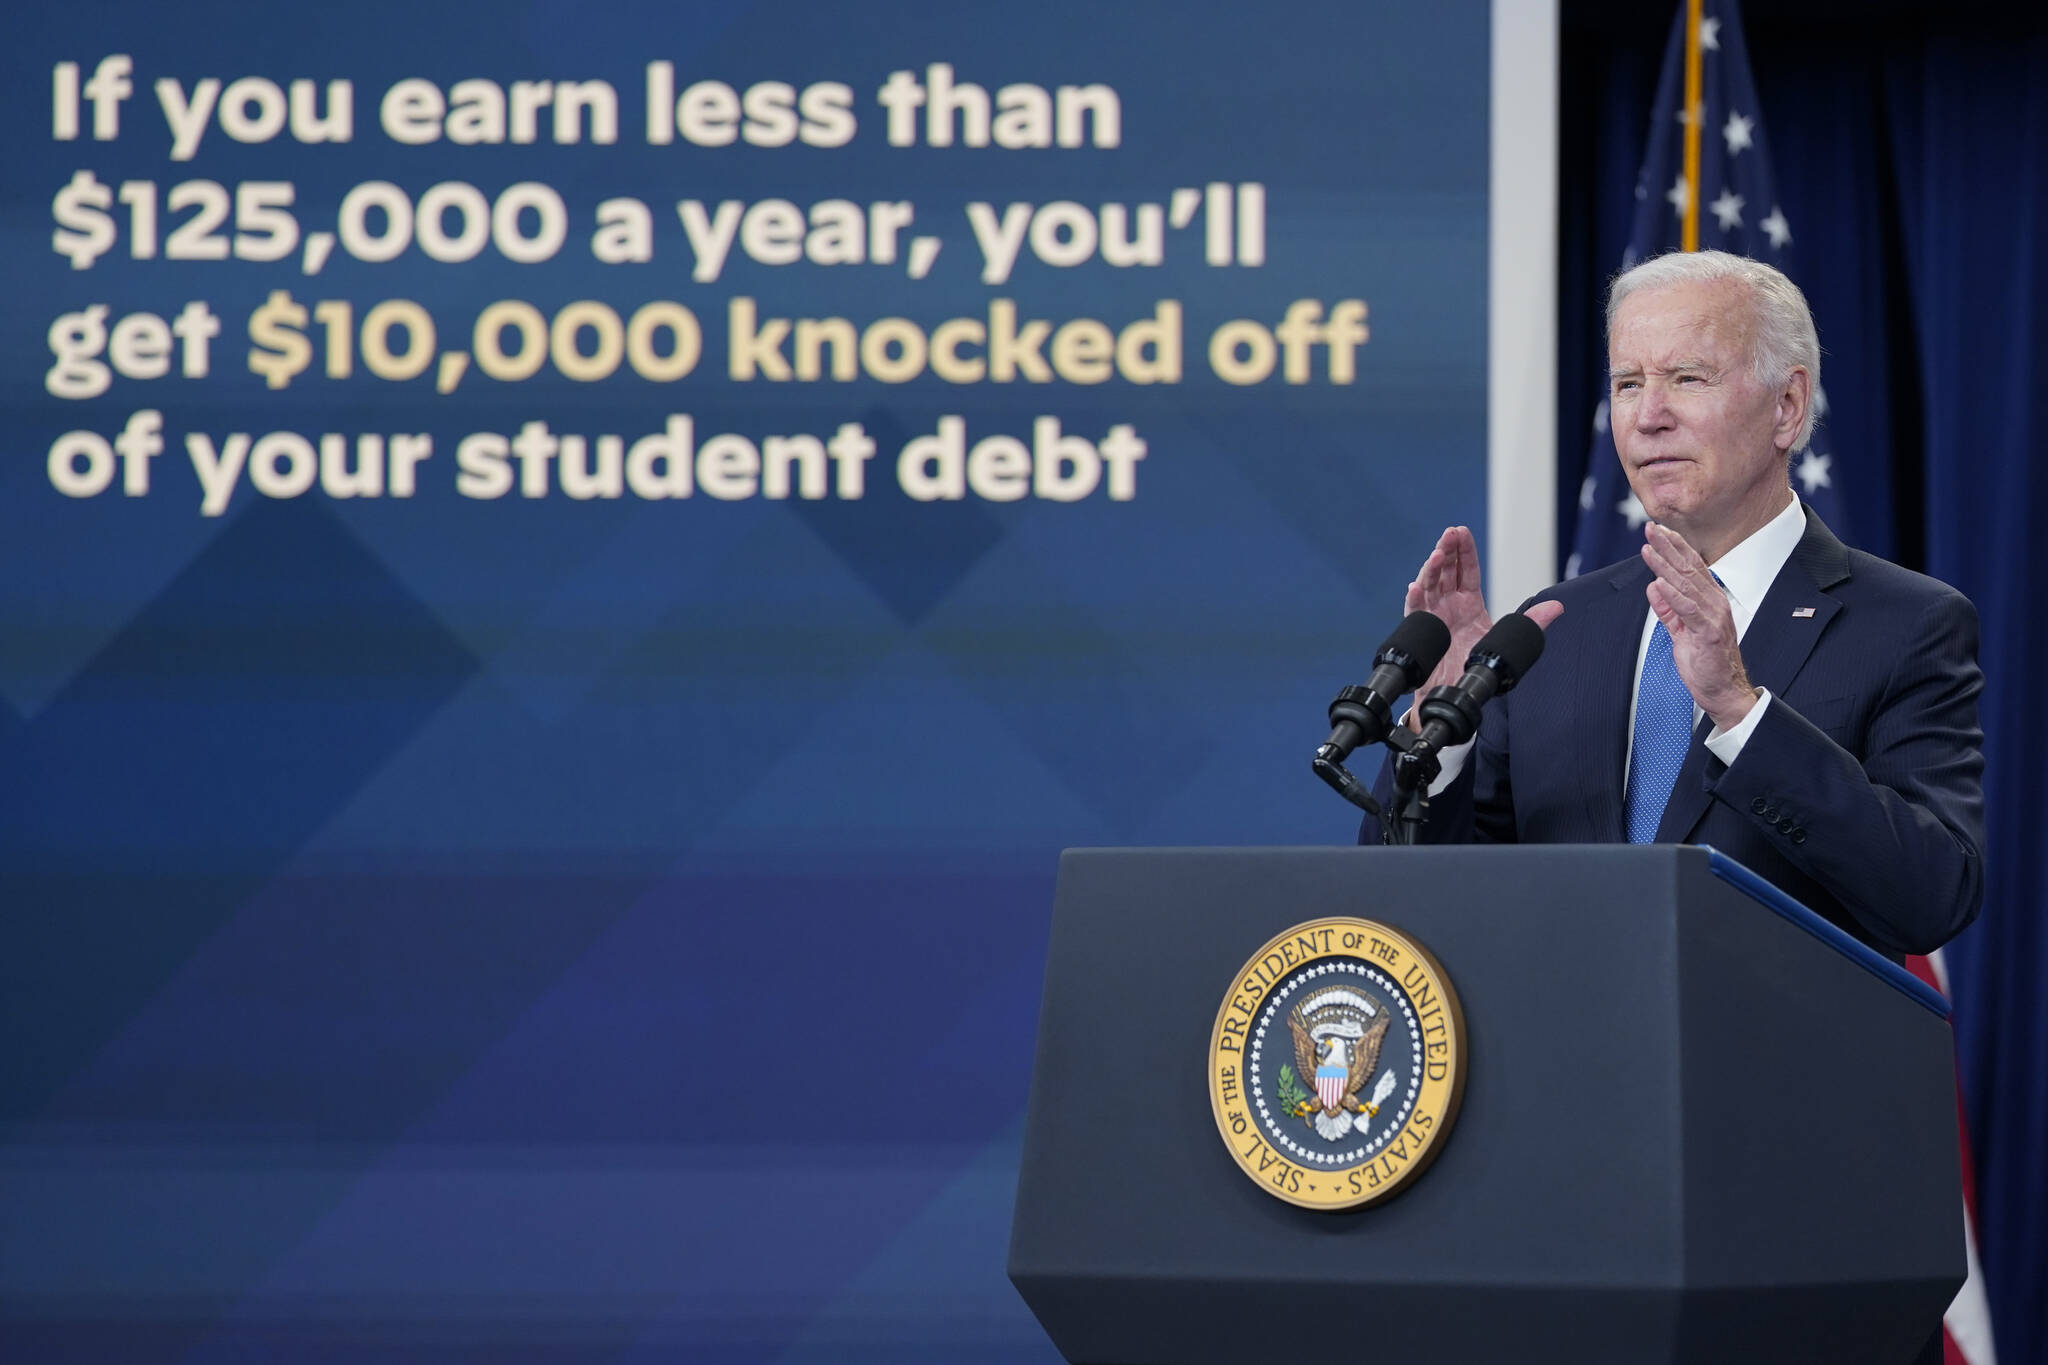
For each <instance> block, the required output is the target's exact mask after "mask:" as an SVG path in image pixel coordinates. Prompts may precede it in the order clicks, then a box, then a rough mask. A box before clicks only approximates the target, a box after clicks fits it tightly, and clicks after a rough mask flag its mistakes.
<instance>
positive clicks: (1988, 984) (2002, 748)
mask: <svg viewBox="0 0 2048 1365" xmlns="http://www.w3.org/2000/svg"><path fill="white" fill-rule="evenodd" d="M1744 17H1745V20H1746V22H1747V24H1748V36H1749V48H1750V52H1749V55H1750V60H1751V63H1752V65H1753V67H1754V70H1755V73H1756V80H1757V86H1758V98H1759V99H1760V100H1761V101H1762V104H1763V108H1762V110H1761V113H1762V117H1763V121H1764V126H1765V128H1766V129H1767V130H1768V133H1769V136H1770V139H1771V146H1772V152H1773V156H1774V157H1775V159H1776V169H1777V173H1778V182H1779V185H1778V188H1779V192H1780V194H1781V195H1782V196H1783V200H1784V203H1783V208H1784V211H1785V216H1786V218H1787V220H1788V221H1789V222H1790V224H1791V227H1792V231H1793V234H1794V238H1795V240H1796V241H1797V242H1798V243H1799V246H1800V258H1799V259H1800V264H1801V269H1802V271H1803V278H1802V279H1801V280H1800V284H1801V286H1802V287H1803V288H1804V289H1805V290H1806V292H1807V294H1808V296H1809V298H1810V299H1811V300H1812V303H1813V308H1814V315H1815V317H1816V319H1817V320H1818V322H1819V324H1820V335H1821V345H1822V348H1823V361H1822V381H1823V387H1824V388H1825V390H1826V392H1827V396H1828V399H1829V407H1828V410H1827V413H1826V415H1825V420H1826V421H1827V422H1828V423H1829V424H1830V426H1831V427H1832V428H1833V431H1834V436H1835V449H1836V454H1837V469H1838V471H1839V473H1840V476H1841V477H1842V479H1843V480H1845V483H1844V491H1845V493H1846V495H1847V499H1848V505H1849V515H1848V518H1847V520H1848V525H1846V526H1840V527H1836V528H1835V529H1836V530H1837V531H1838V532H1840V533H1842V534H1843V537H1844V539H1846V540H1848V541H1849V542H1850V543H1851V544H1854V545H1857V546H1859V547H1861V548H1863V549H1866V550H1869V551H1871V552H1873V553H1876V554H1880V555H1884V556H1885V557H1887V558H1890V559H1894V560H1897V561H1898V562H1900V563H1902V564H1905V565H1907V566H1909V567H1911V568H1916V569H1920V570H1922V571H1923V572H1926V573H1930V574H1933V575H1934V576H1935V577H1937V578H1941V579H1943V580H1945V581H1947V582H1949V583H1952V584H1954V585H1955V586H1957V587H1958V588H1961V589H1962V590H1963V591H1964V592H1966V593H1968V594H1969V596H1970V598H1971V600H1972V601H1974V602H1975V603H1976V604H1977V608H1978V611H1979V612H1980V613H1981V615H1982V618H1983V651H1982V659H1983V664H1984V669H1985V675H1986V680H1987V681H1986V690H1985V695H1984V701H1983V719H1984V729H1985V743H1986V753H1987V759H1988V771H1987V776H1986V784H1987V790H1986V797H1987V803H1988V808H1989V835H1988V847H1987V857H1988V864H1989V865H1988V869H1987V871H1988V876H1987V891H1986V898H1985V906H1984V913H1983V916H1982V918H1981V919H1980V920H1979V922H1978V923H1977V924H1976V925H1975V926H1974V927H1972V928H1971V929H1970V930H1968V931H1967V932H1966V933H1965V934H1964V935H1963V936H1962V937H1961V938H1959V939H1958V940H1957V941H1956V942H1955V943H1954V944H1953V945H1952V946H1951V948H1950V950H1949V952H1948V954H1947V958H1948V963H1949V969H1950V977H1951V992H1952V994H1953V996H1954V998H1955V1006H1956V1012H1955V1023H1956V1038H1957V1046H1958V1049H1959V1053H1960V1058H1961V1062H1962V1075H1963V1089H1964V1099H1965V1104H1966V1108H1967V1111H1968V1115H1969V1119H1970V1133H1971V1145H1972V1149H1973V1156H1974V1158H1975V1164H1976V1172H1977V1183H1978V1191H1977V1194H1978V1218H1979V1227H1978V1238H1979V1244H1980V1248H1981V1251H1982V1253H1983V1260H1984V1272H1985V1279H1986V1282H1987V1288H1988V1291H1989V1294H1990V1298H1991V1309H1992V1319H1993V1324H1994V1327H1995V1330H1996V1333H1997V1348H1998V1359H1999V1361H2000V1362H2001V1365H2048V1306H2044V1305H2048V990H2044V989H2043V988H2042V982H2043V980H2044V978H2048V929H2044V920H2048V846H2044V845H2048V838H2044V836H2048V719H2044V714H2043V707H2042V705H2041V704H2040V703H2034V702H2030V701H2027V700H2024V699H2023V697H2022V692H2023V690H2024V688H2025V686H2026V684H2027V683H2028V682H2029V681H2030V680H2032V679H2035V678H2041V677H2048V644H2044V639H2048V633H2044V631H2043V629H2042V628H2041V627H2040V626H2039V625H2037V624H2036V622H2035V621H2034V620H2033V619H2031V618H2032V617H2033V616H2034V615H2035V608H2036V604H2037V603H2040V602H2043V601H2048V567H2044V565H2043V561H2042V560H2040V559H2037V558H2036V557H2035V555H2034V554H2033V547H2032V544H2031V532H2032V531H2033V529H2034V528H2035V526H2036V525H2037V524H2040V523H2041V522H2042V521H2043V519H2044V517H2048V479H2044V476H2043V473H2042V461H2043V460H2044V459H2048V351H2044V349H2043V343H2044V342H2048V18H2044V17H2043V16H2041V15H2039V14H2028V15H2025V16H2020V15H2016V14H2013V13H2010V12H2008V11H2007V9H2006V7H2004V6H1996V7H1994V6H1989V5H1984V4H1979V3H1973V2H1970V0H1965V2H1964V3H1950V4H1945V5H1941V6H1927V7H1910V8H1909V7H1907V6H1905V5H1894V4H1875V5H1872V4H1865V5H1861V6H1857V7H1855V8H1853V9H1852V8H1850V7H1849V6H1846V5H1842V4H1834V3H1812V4H1791V3H1785V4H1778V5H1768V6H1767V5H1758V4H1752V5H1750V6H1747V7H1746V8H1745V12H1744ZM1670 19H1671V15H1670V11H1669V8H1668V7H1665V6H1657V7H1655V8H1644V7H1641V6H1628V7H1623V6H1621V5H1619V4H1615V3H1609V2H1608V0H1597V2H1595V0H1581V2H1579V3H1570V2H1568V3H1566V4H1565V6H1564V44H1563V57H1562V70H1561V73H1560V75H1561V84H1562V90H1563V111H1562V124H1561V128H1560V136H1561V140H1562V186H1561V189H1562V195H1561V205H1560V212H1561V218H1562V222H1561V228H1562V232H1561V237H1560V262H1559V264H1560V272H1559V288H1560V296H1561V300H1560V301H1561V308H1560V313H1559V329H1560V335H1559V385H1560V392H1559V399H1560V401H1559V418H1558V423H1559V430H1558V451H1559V471H1558V488H1559V498H1558V509H1557V512H1558V526H1559V543H1560V545H1564V546H1569V545H1570V544H1571V530H1572V526H1573V521H1574V519H1575V518H1576V516H1577V514H1578V509H1577V506H1576V502H1575V498H1576V494H1577V491H1578V488H1579V482H1580V479H1581V477H1582V476H1583V474H1584V472H1585V471H1584V465H1585V460H1586V450H1587V434H1588V427H1589V424H1590V422H1591V420H1592V413H1593V407H1594V404H1595V403H1596V402H1597V401H1598V396H1599V391H1600V387H1601V385H1602V383H1603V381H1604V377H1605V360H1606V343H1605V339H1604V337H1603V336H1602V335H1601V304H1600V299H1601V294H1602V290H1603V286H1604V284H1605V282H1606V280H1607V279H1608V278H1609V276H1611V275H1612V273H1613V272H1614V270H1615V268H1616V267H1617V265H1618V264H1619V262H1620V258H1621V252H1622V248H1623V247H1624V246H1625V245H1626V242H1627V233H1628V220H1629V211H1630V209H1631V207H1632V202H1631V188H1632V185H1633V182H1634V178H1635V174H1636V169H1637V166H1638V164H1639V162H1640V160H1641V157H1642V149H1643V143H1644V138H1645V136H1646V133H1647V131H1648V128H1649V126H1650V120H1651V119H1652V118H1653V117H1660V118H1668V117H1671V116H1672V112H1673V111H1655V112H1654V113H1653V111H1651V110H1650V109H1649V107H1648V104H1649V101H1650V99H1651V97H1652V95H1653V93H1654V91H1655V86H1656V73H1657V60H1658V58H1659V56H1660V53H1661V48H1662V43H1663V41H1664V36H1665V33H1666V31H1667V25H1668V24H1669V23H1670ZM1560 553H1562V552H1560ZM1561 570H1562V566H1561V565H1560V571H1561Z"/></svg>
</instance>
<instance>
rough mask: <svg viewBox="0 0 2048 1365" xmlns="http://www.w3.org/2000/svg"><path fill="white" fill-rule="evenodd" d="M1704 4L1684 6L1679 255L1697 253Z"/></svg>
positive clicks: (1692, 0) (1693, 1)
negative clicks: (1682, 206) (1682, 211)
mask: <svg viewBox="0 0 2048 1365" xmlns="http://www.w3.org/2000/svg"><path fill="white" fill-rule="evenodd" d="M1704 8H1705V0H1686V5H1685V222H1684V226H1683V227H1682V228H1681V229H1680V232H1679V239H1678V246H1679V250H1681V251H1698V250H1699V249H1700V122H1701V119H1700V111H1701V108H1702V106H1703V105H1704V103H1705V101H1704V100H1703V99H1702V98H1701V89H1700V87H1701V84H1702V80H1701V75H1700V69H1701V60H1702V58H1701V54H1700V19H1701V18H1702V13H1701V11H1702V10H1703V9H1704Z"/></svg>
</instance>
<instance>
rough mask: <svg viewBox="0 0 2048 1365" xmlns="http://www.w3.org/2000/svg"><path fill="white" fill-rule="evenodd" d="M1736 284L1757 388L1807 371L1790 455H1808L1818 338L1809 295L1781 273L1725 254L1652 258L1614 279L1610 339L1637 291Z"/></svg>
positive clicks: (1610, 294) (1774, 385)
mask: <svg viewBox="0 0 2048 1365" xmlns="http://www.w3.org/2000/svg"><path fill="white" fill-rule="evenodd" d="M1716 280H1734V281H1735V282H1736V283H1738V284H1741V285H1744V286H1746V287H1747V289H1748V292H1749V302H1750V316H1751V320H1752V322H1753V323H1754V326H1753V327H1752V328H1751V335H1750V367H1751V369H1752V370H1753V371H1754V372H1755V374H1756V378H1757V382H1758V383H1759V384H1762V385H1763V386H1764V387H1765V388H1771V389H1775V388H1777V387H1778V386H1780V385H1782V384H1783V383H1785V381H1786V380H1788V379H1790V378H1791V377H1792V371H1793V369H1794V368H1795V367H1799V368H1803V369H1805V371H1806V378H1807V385H1808V388H1807V393H1808V400H1807V404H1806V421H1805V422H1804V423H1802V424H1801V426H1800V428H1799V433H1798V435H1797V436H1795V437H1794V438H1793V441H1792V451H1791V452H1790V453H1794V454H1796V453H1797V452H1799V451H1801V450H1804V449H1806V443H1807V440H1808V439H1809V438H1810V437H1812V435H1813V419H1814V414H1815V412H1816V411H1817V410H1818V408H1819V404H1818V402H1817V401H1816V400H1817V399H1818V396H1819V393H1820V334H1819V333H1818V332H1816V331H1815V330H1814V326H1813V310H1812V309H1810V308H1808V307H1807V306H1806V295H1804V294H1802V293H1800V292H1799V286H1798V285H1796V284H1794V283H1792V281H1790V280H1789V279H1786V278H1785V274H1784V272H1783V271H1780V270H1777V269H1774V268H1773V267H1771V266H1768V265H1765V264H1764V263H1763V262H1762V261H1753V260H1751V259H1750V258H1749V257H1747V256H1735V255H1731V254H1729V253H1728V252H1726V251H1673V252H1671V253H1669V254H1668V255H1664V256H1653V257H1651V258H1650V259H1649V260H1647V261H1644V262H1643V263H1642V264H1641V265H1638V266H1636V267H1635V268H1634V269H1632V270H1624V271H1622V272H1621V274H1619V275H1617V276H1615V277H1614V283H1613V284H1612V285H1610V286H1609V287H1608V290H1607V333H1608V335H1609V336H1610V337H1611V336H1613V334H1614V315H1615V313H1616V312H1617V311H1618V310H1619V309H1620V308H1621V301H1622V300H1623V299H1625V298H1627V297H1628V296H1629V295H1630V294H1633V293H1635V292H1636V291H1637V290H1639V289H1668V288H1670V287H1671V286H1673V285H1679V284H1710V283H1712V282H1714V281H1716Z"/></svg>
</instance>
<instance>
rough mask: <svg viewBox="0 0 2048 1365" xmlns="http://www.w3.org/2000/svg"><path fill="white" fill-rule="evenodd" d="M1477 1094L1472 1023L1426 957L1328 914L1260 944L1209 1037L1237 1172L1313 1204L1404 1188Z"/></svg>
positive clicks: (1212, 1094) (1213, 1088) (1404, 942)
mask: <svg viewBox="0 0 2048 1365" xmlns="http://www.w3.org/2000/svg"><path fill="white" fill-rule="evenodd" d="M1464 1090H1465V1017H1464V1015H1463V1014H1462V1013H1461V1012H1460V1011H1459V1009H1458V996H1457V993H1456V992H1455V991H1453V990H1452V989H1451V982H1450V978H1449V977H1447V976H1445V975H1444V969H1443V968H1442V967H1441V966H1440V965H1438V963H1437V960H1436V959H1435V958H1433V957H1431V956H1430V955H1429V952H1428V950H1427V949H1425V948H1424V947H1423V946H1422V945H1421V944H1419V943H1417V942H1415V940H1413V939H1411V938H1409V937H1407V936H1406V935H1405V934H1402V933H1400V932H1399V931H1397V930H1394V929H1389V928H1388V927H1387V926H1386V925H1384V924H1374V923H1373V922H1372V921H1370V920H1362V919H1318V920H1311V921H1309V922H1308V923H1307V924H1302V925H1297V926H1296V927H1294V928H1292V929H1289V930H1288V931H1287V932H1286V933H1284V934H1281V935H1279V936H1278V937H1276V938H1275V939H1273V941H1272V942H1270V943H1268V944H1267V945H1266V946H1265V947H1263V948H1261V949H1259V951H1258V952H1257V954H1255V955H1254V956H1253V957H1252V959H1251V961H1249V962H1247V963H1245V965H1244V970H1243V971H1242V972H1240V973H1239V974H1238V977H1237V979H1236V980H1235V981H1233V982H1232V983H1231V985H1230V990H1229V993H1228V994H1226V995H1225V996H1224V999H1223V1007H1222V1008H1221V1009H1219V1010H1217V1011H1216V1027H1215V1030H1214V1031H1213V1032H1212V1033H1211V1034H1210V1037H1209V1103H1210V1107H1211V1109H1212V1110H1213V1111H1214V1112H1215V1115H1216V1127H1217V1129H1218V1131H1220V1132H1221V1133H1222V1134H1223V1141H1224V1143H1225V1144H1226V1145H1227V1146H1228V1147H1229V1148H1230V1153H1231V1155H1232V1156H1233V1157H1235V1158H1236V1160H1237V1164H1238V1168H1239V1169H1240V1170H1242V1171H1243V1172H1244V1173H1245V1174H1246V1175H1248V1176H1250V1177H1251V1178H1252V1179H1253V1180H1256V1181H1257V1182H1258V1183H1259V1184H1260V1186H1261V1187H1263V1188H1264V1189H1265V1191H1266V1192H1267V1193H1268V1194H1271V1195H1274V1196H1275V1197H1277V1198H1280V1199H1284V1200H1286V1201H1287V1202H1288V1203H1290V1204H1299V1205H1301V1206H1302V1207H1303V1208H1308V1209H1330V1210H1335V1209H1355V1208H1358V1207H1360V1206H1362V1205H1366V1204H1371V1203H1373V1202H1375V1201H1377V1200H1381V1199H1385V1198H1386V1197H1387V1196H1389V1195H1391V1194H1393V1193H1394V1192H1395V1191H1397V1190H1400V1189H1401V1188H1403V1187H1404V1186H1406V1185H1407V1184H1408V1182H1409V1181H1411V1180H1413V1179H1414V1178H1415V1177H1416V1176H1418V1175H1420V1174H1421V1173H1422V1172H1423V1170H1424V1168H1426V1167H1427V1166H1428V1165H1429V1163H1430V1162H1431V1161H1433V1160H1435V1158H1436V1154H1437V1153H1438V1152H1439V1151H1441V1150H1442V1149H1443V1144H1444V1141H1445V1139H1446V1138H1447V1137H1448V1136H1449V1135H1450V1130H1451V1124H1452V1123H1453V1122H1454V1121H1455V1120H1456V1119H1457V1116H1458V1102H1459V1100H1460V1099H1461V1098H1462V1097H1463V1095H1464Z"/></svg>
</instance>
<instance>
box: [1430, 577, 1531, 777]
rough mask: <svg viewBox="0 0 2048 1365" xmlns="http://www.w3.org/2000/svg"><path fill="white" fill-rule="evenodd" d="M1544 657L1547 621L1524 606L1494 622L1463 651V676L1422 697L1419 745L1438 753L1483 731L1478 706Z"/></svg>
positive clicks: (1506, 688) (1508, 688)
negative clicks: (1536, 619) (1537, 620)
mask: <svg viewBox="0 0 2048 1365" xmlns="http://www.w3.org/2000/svg"><path fill="white" fill-rule="evenodd" d="M1541 657H1543V627H1541V626H1539V625H1537V624H1536V623H1535V622H1534V621H1531V620H1530V619H1529V618H1528V617H1526V616H1524V615H1522V614H1521V613H1520V612H1516V613H1515V614H1513V615H1512V616H1503V617H1501V618H1500V620H1498V621H1496V622H1494V625H1493V629H1492V630H1489V631H1487V632H1486V634H1485V635H1483V636H1481V637H1480V640H1479V643H1478V644H1476V645H1474V646H1473V647H1472V652H1471V653H1470V654H1468V655H1467V656H1465V676H1464V677H1462V678H1460V679H1458V681H1457V682H1455V683H1453V684H1451V685H1450V686H1449V687H1439V688H1437V689H1435V690H1434V691H1432V692H1431V693H1430V694H1429V697H1428V699H1427V700H1425V701H1424V702H1423V703H1422V707H1421V716H1422V738H1421V745H1426V746H1427V747H1428V750H1429V752H1430V753H1432V754H1435V753H1441V752H1443V751H1444V750H1445V749H1447V748H1450V747H1451V746H1452V745H1456V744H1463V743H1464V742H1465V741H1466V740H1468V739H1470V738H1472V736H1473V735H1475V734H1477V733H1478V731H1479V708H1480V707H1482V706H1484V705H1485V704H1486V703H1487V702H1488V701H1489V700H1491V699H1492V698H1493V697H1495V696H1497V695H1499V694H1500V693H1502V692H1510V691H1513V690H1514V686H1515V684H1516V683H1518V682H1520V681H1521V680H1522V675H1523V674H1524V673H1526V672H1528V671H1529V669H1530V667H1531V666H1532V665H1533V664H1535V662H1536V661H1537V660H1538V659H1540V658H1541ZM1418 747H1420V746H1418Z"/></svg>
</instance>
